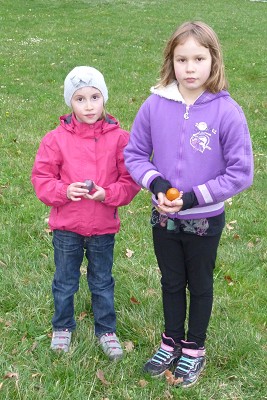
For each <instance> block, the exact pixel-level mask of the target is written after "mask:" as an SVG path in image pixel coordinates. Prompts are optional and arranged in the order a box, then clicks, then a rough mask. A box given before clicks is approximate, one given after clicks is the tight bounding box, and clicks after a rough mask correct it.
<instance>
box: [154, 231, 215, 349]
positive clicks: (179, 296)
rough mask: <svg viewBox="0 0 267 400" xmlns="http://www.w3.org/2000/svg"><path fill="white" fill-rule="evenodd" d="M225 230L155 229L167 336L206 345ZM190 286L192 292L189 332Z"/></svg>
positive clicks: (155, 245)
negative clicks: (211, 233) (207, 232)
mask: <svg viewBox="0 0 267 400" xmlns="http://www.w3.org/2000/svg"><path fill="white" fill-rule="evenodd" d="M220 237H221V233H220V234H219V235H216V236H205V237H204V236H197V235H190V234H187V233H183V232H180V233H175V232H173V231H171V232H170V231H167V230H165V229H160V228H153V241H154V250H155V254H156V257H157V261H158V265H159V268H160V271H161V275H162V277H161V286H162V300H163V312H164V319H165V335H166V336H169V337H172V338H173V339H174V340H175V341H176V342H179V341H180V340H188V341H190V342H196V343H197V345H198V346H199V347H202V346H204V343H205V339H206V332H207V328H208V324H209V320H210V315H211V310H212V303H213V270H214V267H215V261H216V255H217V248H218V245H219V241H220ZM186 288H188V290H189V293H190V305H189V314H188V332H187V335H185V320H186V310H187V302H186V298H187V296H186Z"/></svg>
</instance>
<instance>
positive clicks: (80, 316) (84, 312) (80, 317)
mask: <svg viewBox="0 0 267 400" xmlns="http://www.w3.org/2000/svg"><path fill="white" fill-rule="evenodd" d="M85 317H87V312H86V311H83V312H81V314H80V315H79V317H78V320H79V321H82V320H84V318H85Z"/></svg>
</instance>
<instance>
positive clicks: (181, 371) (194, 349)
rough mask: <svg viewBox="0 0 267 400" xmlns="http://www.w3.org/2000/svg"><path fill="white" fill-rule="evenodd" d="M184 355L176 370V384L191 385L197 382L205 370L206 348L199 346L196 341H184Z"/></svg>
mask: <svg viewBox="0 0 267 400" xmlns="http://www.w3.org/2000/svg"><path fill="white" fill-rule="evenodd" d="M182 346H183V349H182V356H181V358H180V359H179V362H178V364H177V367H176V369H175V372H174V378H175V380H176V381H177V383H176V384H175V385H176V386H182V387H190V386H193V385H194V384H195V383H197V380H198V378H199V375H200V374H201V372H202V371H203V369H204V367H205V364H206V359H205V348H204V347H200V348H199V347H198V346H197V344H196V343H194V342H185V341H182Z"/></svg>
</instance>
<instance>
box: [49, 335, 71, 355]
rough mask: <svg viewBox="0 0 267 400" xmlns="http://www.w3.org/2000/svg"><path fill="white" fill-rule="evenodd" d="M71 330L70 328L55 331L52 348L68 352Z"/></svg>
mask: <svg viewBox="0 0 267 400" xmlns="http://www.w3.org/2000/svg"><path fill="white" fill-rule="evenodd" d="M70 341H71V332H69V331H68V329H65V330H61V331H53V335H52V341H51V349H52V350H60V351H64V352H65V353H67V352H68V351H69V348H70Z"/></svg>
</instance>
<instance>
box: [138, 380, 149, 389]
mask: <svg viewBox="0 0 267 400" xmlns="http://www.w3.org/2000/svg"><path fill="white" fill-rule="evenodd" d="M147 384H148V382H147V381H145V380H144V379H140V381H139V386H141V387H142V388H143V387H145V386H146V385H147Z"/></svg>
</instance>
